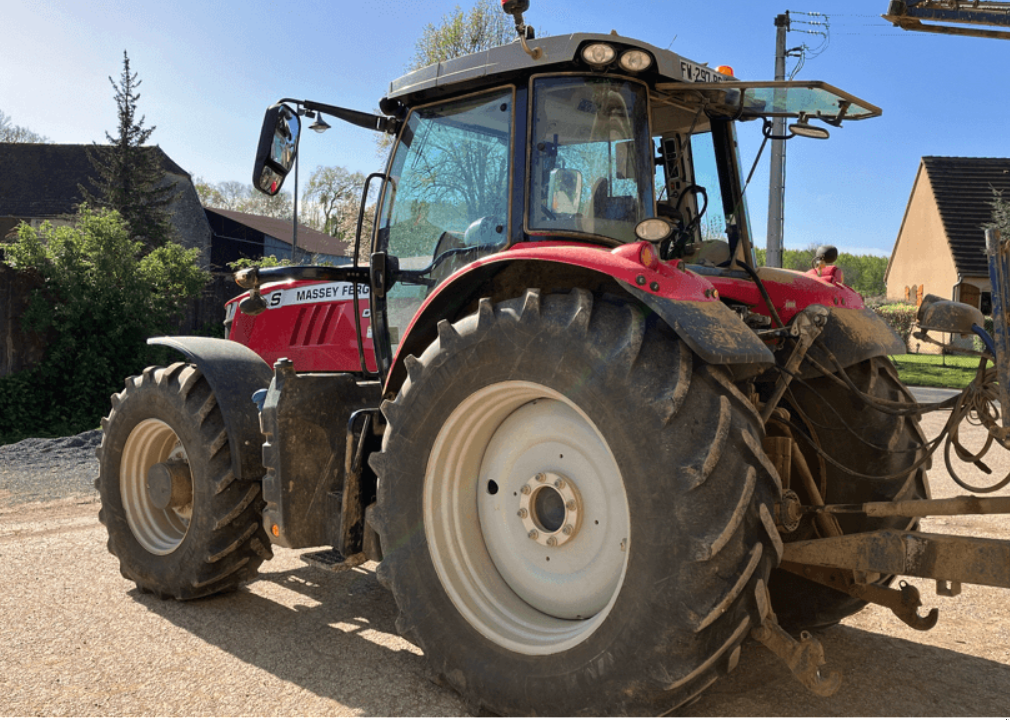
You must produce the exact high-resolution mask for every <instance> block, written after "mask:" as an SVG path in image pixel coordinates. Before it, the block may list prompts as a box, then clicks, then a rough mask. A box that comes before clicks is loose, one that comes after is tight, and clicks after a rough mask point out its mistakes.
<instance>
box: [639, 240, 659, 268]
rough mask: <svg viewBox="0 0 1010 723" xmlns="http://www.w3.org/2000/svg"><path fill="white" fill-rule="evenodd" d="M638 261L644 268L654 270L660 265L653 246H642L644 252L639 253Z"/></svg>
mask: <svg viewBox="0 0 1010 723" xmlns="http://www.w3.org/2000/svg"><path fill="white" fill-rule="evenodd" d="M638 260H639V261H640V262H641V264H642V266H645V267H646V268H649V269H654V268H655V267H656V266H657V265H658V259H657V258H656V252H655V251H653V249H652V244H642V250H641V251H639V253H638Z"/></svg>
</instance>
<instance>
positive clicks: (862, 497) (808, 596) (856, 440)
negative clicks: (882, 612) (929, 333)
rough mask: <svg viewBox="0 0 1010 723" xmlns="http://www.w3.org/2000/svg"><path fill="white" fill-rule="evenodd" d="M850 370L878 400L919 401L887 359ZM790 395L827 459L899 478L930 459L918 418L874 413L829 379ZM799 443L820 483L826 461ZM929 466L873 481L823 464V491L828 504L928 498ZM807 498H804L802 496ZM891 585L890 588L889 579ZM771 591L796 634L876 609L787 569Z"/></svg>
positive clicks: (849, 523)
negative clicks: (923, 459)
mask: <svg viewBox="0 0 1010 723" xmlns="http://www.w3.org/2000/svg"><path fill="white" fill-rule="evenodd" d="M845 371H846V373H847V374H848V375H849V377H850V378H851V379H852V380H853V381H854V382H855V383H856V385H857V386H858V387H859V388H860V389H861V390H862V391H863V392H865V393H867V394H869V395H871V396H874V397H879V398H883V399H889V400H892V401H903V402H910V401H914V398H913V397H912V394H911V392H909V391H908V388H907V387H905V385H904V384H902V382H901V380H900V379H898V373H897V371H896V370H895V369H894V365H893V364H891V362H890V360H888V359H887V358H883V357H878V358H873V359H868V360H866V361H864V362H862V363H860V364H855V365H853V366H851V367H849V368H848V369H846V370H845ZM791 395H792V396H791V398H792V406H793V409H794V410H796V408H797V407H798V411H799V412H801V414H800V415H798V418H797V417H795V416H794V419H795V420H796V421H797V422H799V423H801V424H804V422H803V420H807V422H809V424H804V427H806V428H808V430H809V429H812V430H813V434H814V435H816V436H817V438H818V439H819V440H820V443H821V444H822V445H823V446H824V448H825V450H826V451H827V453H828V454H829V455H831V457H833V458H834V459H836V460H838V461H839V462H841V463H842V464H844V465H846V466H847V467H849V468H851V469H853V470H855V471H856V472H860V473H862V474H868V475H887V474H893V473H895V472H900V471H901V470H903V469H907V468H909V467H911V466H912V464H913V462H914V461H915V460H916V459H917V458H919V457H921V456H922V454H923V452H922V450H921V448H920V447H921V445H923V444H925V442H926V438H925V435H924V434H923V432H922V429H921V428H920V427H919V423H918V420H917V419H916V418H915V417H898V416H895V415H892V414H887V413H885V412H881V411H878V410H876V409H873V408H872V407H870V406H868V405H867V404H865V403H864V402H863V401H862V400H860V399H859V398H858V397H857V396H856V395H855V394H854V393H852V392H851V391H850V390H849V389H846V388H843V387H841V386H839V385H837V384H835V383H833V382H831V381H830V380H828V379H825V378H823V377H821V378H817V379H812V380H809V381H808V382H807V383H806V384H799V383H796V384H793V385H792V386H791ZM839 419H844V420H845V421H846V422H847V423H848V425H849V427H851V430H850V429H847V428H846V427H844V425H842V423H841V422H840V421H839ZM853 432H855V434H854V433H853ZM798 441H799V443H800V447H801V449H802V450H803V455H804V457H805V458H806V460H807V464H808V465H809V467H810V469H811V471H812V472H813V474H814V477H815V478H816V479H818V480H820V470H821V461H820V459H819V458H818V456H817V454H816V452H815V451H814V449H813V447H812V446H811V445H810V444H809V443H807V442H806V441H805V440H798ZM883 450H890V451H889V452H886V451H883ZM927 467H928V464H927V465H926V466H923V467H920V468H919V469H917V470H915V471H914V472H912V473H911V474H909V475H908V476H906V477H901V478H896V479H889V480H868V479H863V478H860V477H855V476H852V475H850V474H849V473H847V472H845V471H843V470H841V469H839V468H838V467H836V466H834V465H832V464H830V463H824V473H825V488H824V489H823V490H822V491H821V492H822V495H823V496H824V500H825V502H826V503H827V504H855V503H862V502H883V501H889V500H912V499H927V498H928V497H929V484H928V481H927V478H926V468H927ZM794 486H795V485H794ZM800 494H801V495H802V494H803V493H802V491H800ZM804 502H806V500H805V499H804ZM838 521H839V524H840V525H841V526H842V531H843V532H845V533H846V534H852V533H856V532H870V531H873V530H881V529H893V530H907V529H912V528H913V527H914V526H915V525H916V523H917V520H916V519H912V518H908V517H882V518H874V517H867V516H866V515H863V514H858V515H856V514H848V515H838ZM801 529H802V528H801ZM810 534H812V530H808V532H807V534H806V536H809V535H810ZM884 582H885V583H887V582H890V579H887V580H885V581H884ZM770 591H771V598H772V606H773V608H774V610H775V613H776V614H777V615H778V618H779V623H780V624H781V625H783V626H784V627H786V628H788V629H793V630H799V629H802V628H811V629H815V628H820V627H826V626H828V625H833V624H834V623H837V622H838V621H840V620H842V619H843V618H846V617H848V616H849V615H852V614H854V613H856V612H858V611H860V610H862V609H863V608H864V607H866V606H867V605H868V604H869V603H867V602H865V601H863V600H859V599H856V598H853V597H849V596H848V595H846V594H845V593H843V592H840V591H838V590H833V589H831V588H828V587H825V586H823V585H819V584H817V583H815V582H812V581H810V580H807V579H806V578H801V577H798V576H797V575H793V574H792V573H790V572H786V571H785V570H781V569H776V570H774V571H773V572H772V576H771V581H770Z"/></svg>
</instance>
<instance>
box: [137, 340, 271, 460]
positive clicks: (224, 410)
mask: <svg viewBox="0 0 1010 723" xmlns="http://www.w3.org/2000/svg"><path fill="white" fill-rule="evenodd" d="M147 343H148V344H151V345H154V346H167V347H171V348H172V349H175V350H176V351H179V352H182V353H183V354H184V355H185V356H186V358H187V359H189V360H190V361H191V362H193V363H194V364H196V365H197V367H199V369H200V372H201V373H202V374H203V376H204V377H205V378H206V379H207V382H208V383H209V384H210V388H211V389H213V390H214V396H215V397H216V398H217V403H218V407H219V408H220V410H221V416H222V417H224V426H225V430H226V431H227V432H228V442H229V445H230V448H231V460H232V462H231V463H232V472H233V474H234V475H235V477H236V478H237V479H243V480H258V479H262V478H263V475H264V474H265V473H266V472H265V470H264V469H263V456H262V445H263V434H262V433H261V432H260V424H259V410H258V409H257V408H256V404H255V403H254V402H253V401H252V395H253V392H255V391H257V390H259V389H266V388H267V387H269V386H270V380H271V379H272V378H273V372H272V371H271V370H270V367H269V366H268V365H267V363H266V362H265V361H263V359H262V358H260V356H259V355H258V354H257V353H256V352H254V351H252V350H251V349H249V348H248V347H245V346H242V345H241V344H239V343H237V342H234V341H227V340H225V339H210V338H207V337H202V336H159V337H154V338H152V339H148V340H147Z"/></svg>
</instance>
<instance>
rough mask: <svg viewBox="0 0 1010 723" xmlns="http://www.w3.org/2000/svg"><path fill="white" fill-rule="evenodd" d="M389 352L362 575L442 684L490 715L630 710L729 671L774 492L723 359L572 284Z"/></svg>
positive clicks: (633, 309) (759, 583)
mask: <svg viewBox="0 0 1010 723" xmlns="http://www.w3.org/2000/svg"><path fill="white" fill-rule="evenodd" d="M406 366H407V371H408V374H409V380H408V381H407V382H406V383H405V384H404V386H403V387H402V389H401V390H400V392H399V395H398V396H397V398H396V400H395V401H393V402H386V403H385V404H384V405H383V412H384V414H385V416H386V418H387V421H388V426H387V429H386V433H385V436H384V438H383V447H382V452H381V453H380V454H377V455H374V456H373V458H372V464H373V467H374V469H375V470H376V472H377V473H378V475H379V486H378V500H377V501H378V504H377V514H376V516H375V520H374V521H375V524H376V526H377V529H378V532H379V535H380V537H381V540H382V550H383V554H384V559H383V562H382V563H381V565H380V566H379V570H378V572H379V579H380V581H382V582H383V583H384V584H387V585H388V586H390V587H391V589H392V591H393V594H394V596H395V598H396V601H397V604H398V605H399V607H400V617H399V619H398V620H397V629H398V630H399V631H400V632H401V634H403V635H404V636H405V637H407V638H408V639H410V640H413V641H414V642H416V643H417V644H418V645H419V646H420V647H421V648H422V649H423V650H424V652H425V656H426V658H427V659H428V661H429V663H430V665H431V666H432V667H433V668H434V670H435V672H436V674H437V675H438V676H439V677H440V678H441V679H443V680H445V681H447V682H448V684H449V685H451V686H452V687H453V688H455V689H456V690H457V691H459V693H460V694H461V695H463V696H464V697H465V698H466V699H468V700H469V701H471V702H472V703H473V704H476V705H478V706H481V707H484V708H486V709H489V710H492V711H495V712H497V713H500V714H505V715H523V714H536V715H554V716H560V715H564V716H571V715H585V714H629V713H633V714H644V713H655V712H657V711H662V710H667V709H670V708H673V707H676V706H678V705H680V704H682V703H684V702H686V701H688V700H690V699H691V698H693V697H695V696H696V695H698V693H699V692H700V691H702V690H703V689H704V688H706V687H707V686H708V685H710V684H711V683H712V682H714V681H715V679H716V678H717V677H718V676H719V675H720V674H724V673H726V672H727V671H728V670H731V669H732V668H733V666H734V665H735V664H736V661H737V660H738V658H739V647H740V644H741V643H742V642H743V641H744V639H745V638H746V636H747V633H748V631H749V630H750V628H751V626H752V625H754V624H755V623H756V622H757V617H758V613H757V610H758V603H757V598H758V597H759V596H764V595H765V594H766V593H765V584H766V580H767V577H768V574H769V571H770V569H771V567H772V566H773V565H774V564H776V563H777V559H778V554H779V553H778V550H780V547H779V545H780V543H779V540H778V535H777V533H776V531H775V528H774V524H773V522H772V518H771V514H770V512H771V510H772V509H773V504H774V501H775V499H776V498H777V495H778V488H777V477H776V476H775V475H774V473H773V472H771V471H770V470H771V466H770V463H769V462H768V460H767V458H766V457H765V455H764V453H763V451H762V449H761V425H760V422H759V420H758V417H757V415H756V413H755V411H754V409H753V407H751V405H750V404H749V403H748V401H747V400H746V399H745V398H744V397H743V395H741V394H740V393H739V392H738V391H737V390H736V388H735V387H734V386H733V384H732V383H731V381H730V380H729V379H728V377H727V376H726V375H725V374H724V373H723V372H722V371H721V370H719V369H715V368H710V367H707V366H705V365H704V364H702V363H701V362H699V361H698V360H697V359H696V358H695V357H694V356H693V355H692V354H691V352H690V351H689V350H688V348H687V347H686V346H685V345H684V344H683V343H682V342H680V341H679V340H678V339H677V337H676V336H675V335H674V334H673V333H672V332H671V331H670V330H669V329H668V328H667V327H665V326H664V325H663V324H662V322H660V321H658V320H657V318H656V317H655V316H654V315H652V316H649V315H647V314H646V313H644V312H643V311H642V310H641V309H640V308H639V307H637V306H634V305H632V304H629V303H626V302H624V301H623V300H617V299H607V298H604V297H600V296H597V297H595V298H594V296H593V295H592V294H590V293H589V292H587V291H582V290H576V291H573V292H571V293H570V294H568V295H550V296H546V297H544V298H543V299H542V300H541V297H540V294H539V292H537V291H534V290H530V291H527V293H526V295H525V297H524V298H522V299H513V300H511V301H507V302H504V303H501V304H498V305H497V306H493V305H492V304H491V303H490V301H489V300H487V299H484V300H482V301H481V302H480V307H479V311H477V312H475V313H474V314H472V315H471V316H468V317H466V318H464V319H462V320H461V321H459V322H457V323H456V324H449V323H448V322H446V321H442V322H440V324H439V335H438V339H437V340H436V341H435V342H433V343H432V344H431V345H430V346H429V347H428V349H427V350H426V351H425V352H424V353H423V354H422V356H421V357H420V358H419V359H415V358H414V357H408V359H407V362H406Z"/></svg>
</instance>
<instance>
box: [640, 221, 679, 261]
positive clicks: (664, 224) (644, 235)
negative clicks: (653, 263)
mask: <svg viewBox="0 0 1010 723" xmlns="http://www.w3.org/2000/svg"><path fill="white" fill-rule="evenodd" d="M671 233H673V225H672V224H671V223H670V222H669V221H667V220H666V219H665V218H647V219H645V220H644V221H642V222H641V223H640V224H638V225H637V226H635V236H637V237H638V238H640V239H642V240H643V241H652V242H653V243H656V242H657V241H662V240H663V239H665V238H666V237H667V236H669V235H670V234H671ZM646 265H648V264H646Z"/></svg>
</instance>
